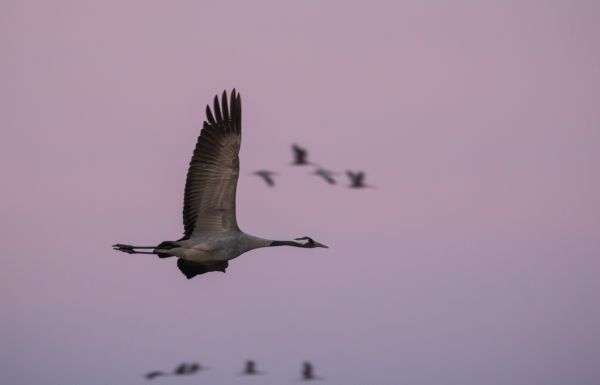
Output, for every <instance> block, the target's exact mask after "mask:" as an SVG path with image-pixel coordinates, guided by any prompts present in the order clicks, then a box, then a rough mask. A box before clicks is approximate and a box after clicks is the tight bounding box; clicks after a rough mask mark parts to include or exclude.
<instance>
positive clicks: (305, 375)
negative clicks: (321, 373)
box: [302, 362, 321, 381]
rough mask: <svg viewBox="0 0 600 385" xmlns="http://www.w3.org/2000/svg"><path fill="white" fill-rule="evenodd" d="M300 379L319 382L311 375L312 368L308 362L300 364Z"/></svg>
mask: <svg viewBox="0 0 600 385" xmlns="http://www.w3.org/2000/svg"><path fill="white" fill-rule="evenodd" d="M302 379H303V380H307V381H309V380H320V379H321V378H320V377H317V376H315V374H314V373H313V366H312V365H311V363H310V362H304V363H303V364H302Z"/></svg>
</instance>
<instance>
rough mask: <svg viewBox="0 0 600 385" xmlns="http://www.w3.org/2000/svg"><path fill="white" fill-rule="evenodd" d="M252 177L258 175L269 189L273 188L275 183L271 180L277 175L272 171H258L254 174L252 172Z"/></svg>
mask: <svg viewBox="0 0 600 385" xmlns="http://www.w3.org/2000/svg"><path fill="white" fill-rule="evenodd" d="M254 175H258V176H260V177H261V178H263V180H264V181H265V183H266V184H267V186H269V187H273V186H275V181H274V180H273V175H277V173H275V172H273V171H269V170H258V171H256V172H254Z"/></svg>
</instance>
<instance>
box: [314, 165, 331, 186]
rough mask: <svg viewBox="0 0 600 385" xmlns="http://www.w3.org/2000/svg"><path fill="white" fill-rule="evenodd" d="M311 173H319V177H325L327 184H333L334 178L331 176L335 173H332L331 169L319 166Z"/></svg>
mask: <svg viewBox="0 0 600 385" xmlns="http://www.w3.org/2000/svg"><path fill="white" fill-rule="evenodd" d="M313 174H315V175H319V176H320V177H322V178H323V179H325V180H326V181H327V183H329V184H335V179H334V178H333V176H334V175H335V174H336V173H334V172H333V171H329V170H326V169H324V168H321V167H319V168H318V169H316V170H315V172H313Z"/></svg>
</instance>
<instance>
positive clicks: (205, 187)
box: [113, 90, 327, 279]
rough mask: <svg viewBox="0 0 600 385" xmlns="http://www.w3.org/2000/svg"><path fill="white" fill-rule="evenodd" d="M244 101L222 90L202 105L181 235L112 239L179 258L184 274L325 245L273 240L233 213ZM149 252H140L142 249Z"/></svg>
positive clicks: (131, 249)
mask: <svg viewBox="0 0 600 385" xmlns="http://www.w3.org/2000/svg"><path fill="white" fill-rule="evenodd" d="M241 134H242V102H241V99H240V95H239V94H236V92H235V90H233V91H232V92H231V99H230V101H228V100H227V94H226V93H225V92H223V96H222V100H221V103H220V104H219V98H218V97H217V96H215V99H214V115H213V112H211V109H210V107H209V106H207V107H206V121H205V122H204V128H203V129H202V132H201V133H200V136H199V138H198V142H197V144H196V149H195V150H194V154H193V156H192V160H191V162H190V167H189V170H188V174H187V180H186V183H185V194H184V203H183V224H184V235H183V237H182V238H180V239H179V240H177V241H164V242H162V243H160V244H159V245H158V246H132V245H127V244H115V245H113V249H115V250H119V251H122V252H124V253H128V254H156V255H158V257H159V258H168V257H177V258H178V260H177V267H179V270H181V272H182V273H183V274H184V275H185V276H186V277H187V278H188V279H190V278H192V277H195V276H196V275H199V274H204V273H207V272H209V271H221V272H225V269H227V267H228V266H229V263H228V261H229V260H231V259H234V258H236V257H238V256H240V255H241V254H243V253H245V252H247V251H250V250H253V249H257V248H260V247H270V246H295V247H304V248H315V247H325V248H326V247H327V246H325V245H324V244H321V243H319V242H316V241H314V240H313V239H311V238H309V237H301V238H295V239H293V240H289V241H275V240H269V239H263V238H259V237H255V236H252V235H249V234H246V233H244V232H243V231H241V230H240V229H239V227H238V224H237V219H236V215H235V195H236V187H237V181H238V176H239V173H240V161H239V157H238V155H239V152H240V144H241ZM144 249H146V250H151V251H140V250H144Z"/></svg>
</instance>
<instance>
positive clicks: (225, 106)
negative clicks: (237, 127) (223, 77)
mask: <svg viewBox="0 0 600 385" xmlns="http://www.w3.org/2000/svg"><path fill="white" fill-rule="evenodd" d="M221 107H222V110H223V118H224V119H225V121H227V122H228V121H229V106H228V103H227V91H223V95H221Z"/></svg>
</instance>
